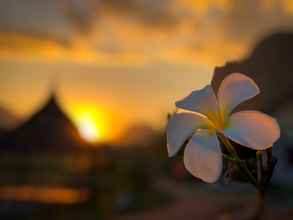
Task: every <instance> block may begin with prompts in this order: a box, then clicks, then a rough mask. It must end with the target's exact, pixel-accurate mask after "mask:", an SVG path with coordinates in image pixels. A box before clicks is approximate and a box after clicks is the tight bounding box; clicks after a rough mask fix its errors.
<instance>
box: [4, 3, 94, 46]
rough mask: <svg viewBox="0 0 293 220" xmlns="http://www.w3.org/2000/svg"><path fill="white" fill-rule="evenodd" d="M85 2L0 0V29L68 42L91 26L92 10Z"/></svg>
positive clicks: (62, 42)
mask: <svg viewBox="0 0 293 220" xmlns="http://www.w3.org/2000/svg"><path fill="white" fill-rule="evenodd" d="M87 2H89V1H86V0H85V1H80V0H25V1H19V0H1V1H0V32H4V33H17V34H20V35H26V36H30V37H33V38H37V39H49V40H52V41H55V42H58V43H61V44H64V45H68V44H69V43H70V41H71V39H72V37H73V36H74V35H75V34H76V33H80V32H85V31H88V30H89V29H90V26H91V22H92V19H93V18H92V14H93V13H92V8H91V7H88V6H89V4H88V3H87ZM93 11H94V12H95V10H93Z"/></svg>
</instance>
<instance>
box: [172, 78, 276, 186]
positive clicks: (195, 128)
mask: <svg viewBox="0 0 293 220" xmlns="http://www.w3.org/2000/svg"><path fill="white" fill-rule="evenodd" d="M259 92H260V91H259V88H258V86H257V85H256V83H255V82H254V81H253V80H252V79H251V78H249V77H247V76H245V75H243V74H241V73H233V74H231V75H229V76H227V77H226V78H225V79H224V80H223V81H222V83H221V85H220V87H219V90H218V94H217V96H216V95H215V93H214V91H213V89H212V87H211V86H210V85H208V86H206V87H204V88H203V89H201V90H196V91H193V92H192V93H191V94H190V95H188V96H187V97H186V98H184V99H182V100H180V101H178V102H176V106H177V107H178V108H181V109H183V110H188V112H186V111H185V112H179V113H175V114H174V115H173V116H172V117H171V118H170V120H169V122H168V125H167V149H168V154H169V156H170V157H171V156H174V155H175V154H176V153H177V152H178V151H179V149H180V148H181V146H182V145H184V143H185V142H186V141H188V142H187V145H186V148H185V150H184V165H185V167H186V169H187V170H188V171H189V172H190V173H191V174H192V175H194V176H195V177H197V178H200V179H202V180H203V181H205V182H209V183H212V182H215V181H217V180H218V179H219V177H220V176H221V173H222V163H223V161H222V160H223V158H222V152H221V148H220V143H219V140H218V138H217V132H218V133H220V134H222V135H224V136H225V137H227V138H229V139H231V140H233V141H234V142H236V143H239V144H241V145H243V146H246V147H248V148H251V149H254V150H265V149H267V148H270V147H271V146H272V145H273V144H274V143H275V142H276V141H277V140H278V139H279V137H280V128H279V125H278V122H277V121H276V120H275V119H274V118H272V117H270V116H268V115H266V114H264V113H261V112H259V111H240V112H236V113H232V110H233V109H234V108H235V107H236V106H237V105H239V104H240V103H242V102H244V101H246V100H248V99H250V98H252V97H254V96H256V95H257V94H259Z"/></svg>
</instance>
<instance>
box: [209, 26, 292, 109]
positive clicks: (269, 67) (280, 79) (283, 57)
mask: <svg viewBox="0 0 293 220" xmlns="http://www.w3.org/2000/svg"><path fill="white" fill-rule="evenodd" d="M292 58H293V32H279V33H274V34H272V35H270V36H268V37H266V38H265V39H263V40H262V41H260V42H259V43H258V44H257V45H256V46H255V47H254V49H253V50H252V52H251V54H250V55H249V56H248V57H247V58H245V59H243V60H240V61H235V62H228V63H227V64H226V65H225V66H223V67H216V68H215V71H214V76H213V79H212V86H213V88H214V89H215V90H216V91H217V90H218V87H219V85H220V83H221V81H222V80H223V79H224V78H225V77H226V76H227V75H229V74H230V73H233V72H240V73H244V74H246V75H248V76H249V77H251V78H253V79H254V80H255V81H256V83H257V84H258V85H259V87H260V90H261V93H260V94H259V95H258V96H257V97H255V98H253V99H252V100H249V101H248V102H246V103H244V104H242V105H240V106H239V108H238V109H242V108H243V107H245V108H246V109H247V108H251V109H258V110H262V111H264V112H267V113H272V114H274V113H275V112H277V111H278V110H279V108H280V107H281V106H284V105H286V104H288V103H290V102H292V101H291V100H292V97H293V59H292Z"/></svg>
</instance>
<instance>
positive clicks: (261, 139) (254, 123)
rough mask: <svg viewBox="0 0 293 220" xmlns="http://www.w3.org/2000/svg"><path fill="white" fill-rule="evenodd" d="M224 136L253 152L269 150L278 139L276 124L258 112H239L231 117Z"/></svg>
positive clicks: (277, 126) (278, 133) (278, 128)
mask: <svg viewBox="0 0 293 220" xmlns="http://www.w3.org/2000/svg"><path fill="white" fill-rule="evenodd" d="M224 134H225V135H226V136H227V137H229V138H231V139H232V140H233V141H235V142H236V143H239V144H241V145H244V146H246V147H249V148H252V149H255V150H265V149H267V148H270V147H271V146H272V145H273V144H274V143H275V142H276V141H277V140H278V139H279V137H280V127H279V124H278V122H277V121H276V120H275V119H274V118H272V117H270V116H269V115H267V114H264V113H261V112H258V111H241V112H237V113H234V114H232V115H231V117H230V121H229V127H228V128H226V129H225V130H224Z"/></svg>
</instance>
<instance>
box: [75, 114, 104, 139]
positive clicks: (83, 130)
mask: <svg viewBox="0 0 293 220" xmlns="http://www.w3.org/2000/svg"><path fill="white" fill-rule="evenodd" d="M78 129H79V132H80V134H81V136H82V137H83V138H84V139H85V140H86V141H88V142H97V141H98V140H99V139H100V137H101V134H100V130H99V128H98V126H97V125H96V124H95V122H94V121H93V120H92V119H91V118H84V119H82V120H81V121H80V124H79V128H78Z"/></svg>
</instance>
